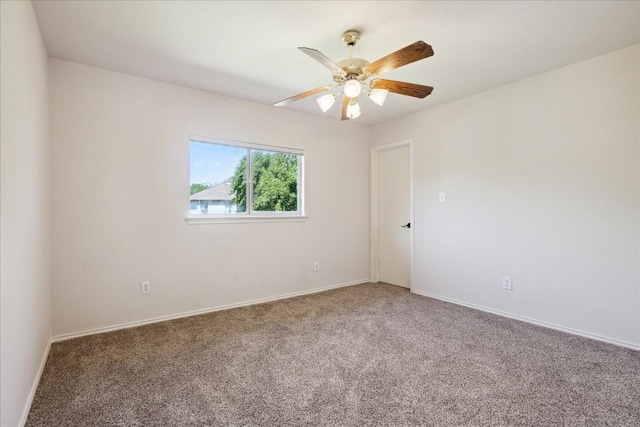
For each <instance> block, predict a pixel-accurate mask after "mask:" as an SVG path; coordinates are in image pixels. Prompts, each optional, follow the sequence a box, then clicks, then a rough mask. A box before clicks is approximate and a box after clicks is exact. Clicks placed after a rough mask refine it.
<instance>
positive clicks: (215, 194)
mask: <svg viewBox="0 0 640 427" xmlns="http://www.w3.org/2000/svg"><path fill="white" fill-rule="evenodd" d="M230 193H231V184H229V183H228V182H223V183H222V184H216V185H214V186H213V187H209V188H207V189H206V190H202V191H200V192H198V193H196V194H193V195H192V196H191V198H190V199H189V200H225V201H226V200H233V195H232V194H230Z"/></svg>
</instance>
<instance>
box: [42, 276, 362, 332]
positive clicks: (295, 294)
mask: <svg viewBox="0 0 640 427" xmlns="http://www.w3.org/2000/svg"><path fill="white" fill-rule="evenodd" d="M363 283H369V279H362V280H354V281H352V282H346V283H340V284H337V285H330V286H324V287H322V288H315V289H310V290H306V291H299V292H291V293H288V294H283V295H278V296H275V297H267V298H259V299H254V300H249V301H243V302H239V303H235V304H227V305H221V306H217V307H210V308H205V309H201V310H193V311H187V312H184V313H178V314H172V315H169V316H160V317H154V318H152V319H146V320H140V321H136V322H128V323H120V324H117V325H112V326H107V327H103V328H96V329H89V330H86V331H82V332H73V333H70V334H62V335H56V336H54V337H53V338H52V342H59V341H66V340H70V339H73V338H79V337H83V336H86V335H94V334H102V333H105V332H111V331H117V330H119V329H128V328H135V327H136V326H142V325H148V324H150V323H158V322H164V321H166V320H173V319H180V318H182V317H189V316H197V315H199V314H206V313H212V312H214V311H222V310H229V309H231V308H237V307H246V306H248V305H255V304H262V303H265V302H271V301H277V300H281V299H287V298H293V297H299V296H302V295H309V294H315V293H318V292H324V291H329V290H331V289H337V288H344V287H346V286H354V285H361V284H363Z"/></svg>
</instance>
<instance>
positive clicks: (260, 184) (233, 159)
mask: <svg viewBox="0 0 640 427" xmlns="http://www.w3.org/2000/svg"><path fill="white" fill-rule="evenodd" d="M190 144H191V147H190V153H191V160H190V180H189V184H190V198H189V216H188V218H187V219H188V220H189V222H219V221H220V220H223V222H236V221H242V220H287V219H288V220H293V219H296V218H298V219H299V218H304V205H303V194H304V193H303V172H304V162H303V160H304V155H303V151H302V150H298V149H293V148H283V147H273V146H267V145H260V144H252V143H246V142H236V141H226V140H220V139H212V138H205V137H193V136H192V137H191V142H190ZM203 220H204V221H203Z"/></svg>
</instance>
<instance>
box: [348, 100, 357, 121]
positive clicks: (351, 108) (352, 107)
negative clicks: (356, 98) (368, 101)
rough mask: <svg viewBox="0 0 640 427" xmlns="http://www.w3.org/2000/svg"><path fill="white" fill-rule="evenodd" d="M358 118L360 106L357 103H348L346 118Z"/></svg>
mask: <svg viewBox="0 0 640 427" xmlns="http://www.w3.org/2000/svg"><path fill="white" fill-rule="evenodd" d="M359 116H360V105H358V103H357V102H350V103H349V105H347V117H349V118H350V119H355V118H357V117H359Z"/></svg>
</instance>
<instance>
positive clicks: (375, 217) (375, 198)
mask: <svg viewBox="0 0 640 427" xmlns="http://www.w3.org/2000/svg"><path fill="white" fill-rule="evenodd" d="M402 147H409V222H410V223H411V228H409V289H410V290H411V291H413V287H414V283H413V281H414V256H415V254H414V240H415V239H414V237H415V225H414V218H413V138H410V139H404V140H401V141H398V142H392V143H390V144H384V145H379V146H377V147H373V148H371V281H372V282H373V283H376V282H379V281H380V264H379V262H380V233H379V230H380V215H379V212H378V210H379V208H380V200H379V194H378V192H379V186H380V184H379V175H378V173H379V170H380V166H379V165H380V160H379V155H380V153H381V152H383V151H388V150H394V149H397V148H402Z"/></svg>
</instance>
